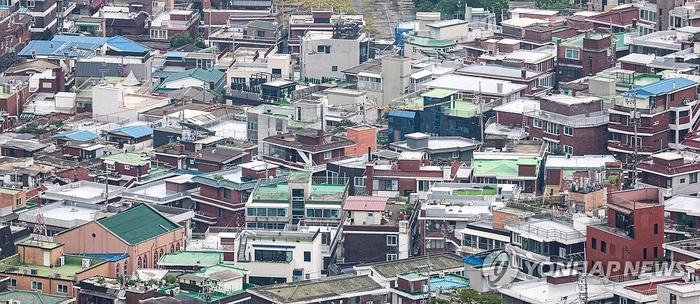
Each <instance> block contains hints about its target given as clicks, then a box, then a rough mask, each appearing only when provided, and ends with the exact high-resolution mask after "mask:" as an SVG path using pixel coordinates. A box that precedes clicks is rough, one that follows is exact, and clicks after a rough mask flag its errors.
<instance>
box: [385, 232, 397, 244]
mask: <svg viewBox="0 0 700 304" xmlns="http://www.w3.org/2000/svg"><path fill="white" fill-rule="evenodd" d="M397 243H398V237H397V236H395V235H387V236H386V245H387V246H396V244H397Z"/></svg>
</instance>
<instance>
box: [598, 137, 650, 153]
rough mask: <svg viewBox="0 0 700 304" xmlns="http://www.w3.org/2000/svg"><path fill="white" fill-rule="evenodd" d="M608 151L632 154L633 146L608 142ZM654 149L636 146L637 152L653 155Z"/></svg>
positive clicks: (618, 142)
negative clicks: (613, 150)
mask: <svg viewBox="0 0 700 304" xmlns="http://www.w3.org/2000/svg"><path fill="white" fill-rule="evenodd" d="M608 149H615V150H622V151H624V152H625V153H634V145H629V144H623V143H622V142H620V141H615V140H608ZM654 151H655V150H654V147H652V146H638V147H637V152H639V153H644V154H649V155H651V154H652V153H654Z"/></svg>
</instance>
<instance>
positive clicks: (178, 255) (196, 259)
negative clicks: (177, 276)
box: [158, 251, 224, 266]
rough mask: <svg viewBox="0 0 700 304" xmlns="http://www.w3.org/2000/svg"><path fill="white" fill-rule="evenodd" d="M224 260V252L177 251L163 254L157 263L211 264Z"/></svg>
mask: <svg viewBox="0 0 700 304" xmlns="http://www.w3.org/2000/svg"><path fill="white" fill-rule="evenodd" d="M223 261H224V254H223V253H222V252H216V251H178V252H174V253H167V254H165V255H163V257H161V258H160V260H159V261H158V265H200V266H213V265H217V264H219V263H222V262H223Z"/></svg>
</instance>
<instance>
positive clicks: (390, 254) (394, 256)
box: [386, 253, 398, 261]
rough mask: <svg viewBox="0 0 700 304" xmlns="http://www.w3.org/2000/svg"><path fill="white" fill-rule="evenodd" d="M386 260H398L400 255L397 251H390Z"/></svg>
mask: <svg viewBox="0 0 700 304" xmlns="http://www.w3.org/2000/svg"><path fill="white" fill-rule="evenodd" d="M386 260H387V261H395V260H398V256H397V254H396V253H388V254H387V255H386Z"/></svg>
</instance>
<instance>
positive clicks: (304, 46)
mask: <svg viewBox="0 0 700 304" xmlns="http://www.w3.org/2000/svg"><path fill="white" fill-rule="evenodd" d="M340 26H343V25H340ZM351 26H352V27H353V28H351V29H348V31H352V33H349V34H345V33H343V32H341V31H340V30H338V31H334V32H317V31H309V32H307V33H306V35H304V37H302V39H301V66H302V67H301V70H302V72H301V73H302V78H305V77H308V78H321V77H337V78H342V77H343V73H342V71H343V70H346V69H349V68H351V67H354V66H356V65H358V64H360V63H363V62H365V61H367V59H368V58H369V38H367V34H365V33H364V28H362V26H361V25H359V24H350V25H348V27H351ZM358 28H359V29H358Z"/></svg>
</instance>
